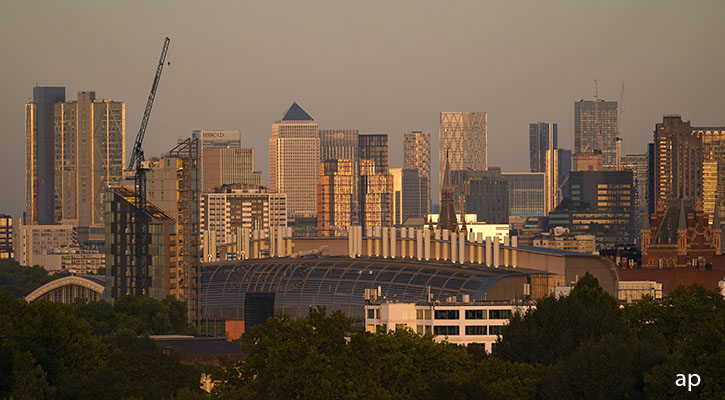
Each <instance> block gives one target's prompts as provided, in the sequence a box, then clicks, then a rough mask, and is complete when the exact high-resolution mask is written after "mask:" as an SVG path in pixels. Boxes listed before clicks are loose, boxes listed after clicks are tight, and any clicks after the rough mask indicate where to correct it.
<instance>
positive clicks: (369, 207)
mask: <svg viewBox="0 0 725 400" xmlns="http://www.w3.org/2000/svg"><path fill="white" fill-rule="evenodd" d="M378 170H379V169H378V168H377V167H376V166H375V161H373V160H369V159H363V158H361V159H360V182H359V185H360V188H359V190H358V195H359V197H360V200H359V205H360V223H361V225H362V226H363V228H367V227H369V226H370V227H376V226H381V227H382V226H392V225H393V213H392V210H393V205H392V203H393V176H392V175H390V174H388V173H381V172H378ZM386 172H387V168H386Z"/></svg>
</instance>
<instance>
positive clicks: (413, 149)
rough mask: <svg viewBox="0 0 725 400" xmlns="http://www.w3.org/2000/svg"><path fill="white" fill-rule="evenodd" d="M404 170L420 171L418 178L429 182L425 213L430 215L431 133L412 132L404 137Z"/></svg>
mask: <svg viewBox="0 0 725 400" xmlns="http://www.w3.org/2000/svg"><path fill="white" fill-rule="evenodd" d="M403 168H404V169H415V170H418V178H419V179H425V180H426V181H427V185H428V187H427V188H426V189H425V193H427V194H426V200H425V202H426V204H427V205H426V206H425V208H424V210H423V211H424V215H427V214H430V184H431V183H430V182H431V181H430V133H428V132H421V131H411V132H406V133H405V134H404V135H403Z"/></svg>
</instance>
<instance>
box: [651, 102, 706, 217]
mask: <svg viewBox="0 0 725 400" xmlns="http://www.w3.org/2000/svg"><path fill="white" fill-rule="evenodd" d="M654 148H655V181H654V185H655V196H656V201H655V207H656V208H665V207H667V205H668V204H669V203H670V200H672V199H679V198H685V199H690V200H693V201H694V204H696V205H698V206H700V207H701V206H702V193H703V192H702V166H703V159H704V149H703V144H702V139H700V138H699V137H697V136H696V135H694V134H693V129H692V127H691V125H690V121H687V122H683V121H682V118H681V117H680V116H679V115H666V116H664V118H663V120H662V123H658V124H657V125H655V131H654Z"/></svg>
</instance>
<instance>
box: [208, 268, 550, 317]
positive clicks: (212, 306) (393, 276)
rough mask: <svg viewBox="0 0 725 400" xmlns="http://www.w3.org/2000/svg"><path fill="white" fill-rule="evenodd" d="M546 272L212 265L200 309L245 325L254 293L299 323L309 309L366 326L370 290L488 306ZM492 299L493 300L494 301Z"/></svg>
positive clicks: (405, 299) (394, 298)
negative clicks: (497, 292)
mask: <svg viewBox="0 0 725 400" xmlns="http://www.w3.org/2000/svg"><path fill="white" fill-rule="evenodd" d="M532 274H536V275H548V273H547V272H542V271H530V270H525V269H512V268H504V267H501V268H486V267H478V266H465V267H462V266H456V265H453V264H451V263H438V262H433V261H427V262H420V261H417V260H412V259H365V258H347V257H321V258H314V257H313V258H270V259H256V260H246V261H225V262H219V263H210V264H206V265H204V266H202V269H201V282H200V283H201V291H200V306H201V308H202V314H204V317H205V318H209V319H214V318H220V319H241V320H243V319H244V313H245V311H244V310H245V298H246V297H247V295H248V294H250V293H270V294H271V293H273V294H274V295H273V299H274V300H273V301H274V308H275V311H281V312H285V313H287V314H290V315H292V316H294V317H304V316H305V315H307V311H308V307H310V306H313V305H320V306H326V307H327V308H328V310H341V311H343V312H344V313H345V314H346V315H348V316H350V317H353V318H355V319H356V320H362V319H363V318H364V316H363V315H362V314H363V310H364V305H365V301H364V299H363V292H364V290H365V289H377V288H378V287H380V292H381V293H380V295H381V296H382V297H383V298H386V299H389V300H392V301H401V302H418V301H425V300H426V299H427V296H428V290H430V294H431V296H432V298H433V299H434V300H443V299H445V298H446V297H448V296H460V295H464V294H467V295H469V296H470V299H471V300H484V299H486V298H487V295H488V294H490V291H491V290H492V289H493V288H494V287H503V286H507V285H513V284H514V283H513V282H511V281H510V279H511V278H523V279H525V278H526V276H527V275H532ZM489 299H490V298H489Z"/></svg>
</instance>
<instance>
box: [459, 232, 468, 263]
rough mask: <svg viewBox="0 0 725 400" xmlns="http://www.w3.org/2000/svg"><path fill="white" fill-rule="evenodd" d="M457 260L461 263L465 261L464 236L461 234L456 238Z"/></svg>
mask: <svg viewBox="0 0 725 400" xmlns="http://www.w3.org/2000/svg"><path fill="white" fill-rule="evenodd" d="M458 260H459V262H460V263H461V264H465V262H466V236H465V235H461V237H460V238H459V239H458Z"/></svg>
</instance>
